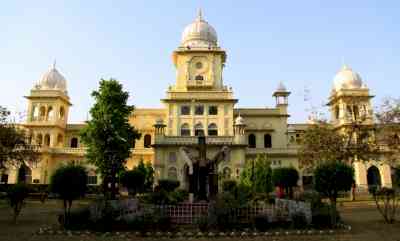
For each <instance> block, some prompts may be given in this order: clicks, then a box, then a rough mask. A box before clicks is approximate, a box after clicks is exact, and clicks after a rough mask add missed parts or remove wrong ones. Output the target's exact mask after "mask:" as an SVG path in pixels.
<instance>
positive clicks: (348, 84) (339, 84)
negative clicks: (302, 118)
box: [333, 65, 363, 91]
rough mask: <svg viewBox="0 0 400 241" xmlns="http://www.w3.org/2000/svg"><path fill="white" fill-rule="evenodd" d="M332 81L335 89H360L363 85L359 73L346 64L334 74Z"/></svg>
mask: <svg viewBox="0 0 400 241" xmlns="http://www.w3.org/2000/svg"><path fill="white" fill-rule="evenodd" d="M333 83H334V88H335V90H336V91H339V90H341V89H360V88H362V87H363V82H362V79H361V77H360V75H359V74H358V73H356V72H354V71H353V70H352V69H351V68H350V67H348V66H346V65H344V66H343V67H342V69H341V70H340V71H339V72H338V73H337V74H336V76H335V78H334V80H333Z"/></svg>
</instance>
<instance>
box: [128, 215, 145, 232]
mask: <svg viewBox="0 0 400 241" xmlns="http://www.w3.org/2000/svg"><path fill="white" fill-rule="evenodd" d="M124 222H125V224H126V227H127V229H128V230H137V231H143V230H145V229H146V223H145V220H144V217H143V216H133V217H129V216H128V217H125V219H124Z"/></svg>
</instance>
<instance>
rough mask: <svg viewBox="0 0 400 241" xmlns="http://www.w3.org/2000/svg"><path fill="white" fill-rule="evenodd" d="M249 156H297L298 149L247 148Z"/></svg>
mask: <svg viewBox="0 0 400 241" xmlns="http://www.w3.org/2000/svg"><path fill="white" fill-rule="evenodd" d="M246 153H247V154H259V153H267V154H271V155H297V148H291V147H289V148H247V150H246Z"/></svg>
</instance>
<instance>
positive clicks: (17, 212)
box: [13, 202, 22, 224]
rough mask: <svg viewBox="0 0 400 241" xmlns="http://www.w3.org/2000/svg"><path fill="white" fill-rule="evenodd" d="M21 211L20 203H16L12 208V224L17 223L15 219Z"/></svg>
mask: <svg viewBox="0 0 400 241" xmlns="http://www.w3.org/2000/svg"><path fill="white" fill-rule="evenodd" d="M21 209H22V202H17V203H16V204H15V206H14V215H13V222H14V224H17V223H18V221H17V218H18V215H19V213H20V212H21Z"/></svg>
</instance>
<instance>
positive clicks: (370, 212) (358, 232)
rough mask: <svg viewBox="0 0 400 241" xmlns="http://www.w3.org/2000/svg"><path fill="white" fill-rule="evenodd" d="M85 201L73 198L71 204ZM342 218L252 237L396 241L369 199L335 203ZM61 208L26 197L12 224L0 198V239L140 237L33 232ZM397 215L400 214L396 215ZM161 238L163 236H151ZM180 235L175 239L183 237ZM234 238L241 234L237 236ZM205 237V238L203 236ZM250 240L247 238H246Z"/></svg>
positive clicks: (395, 230) (398, 231)
mask: <svg viewBox="0 0 400 241" xmlns="http://www.w3.org/2000/svg"><path fill="white" fill-rule="evenodd" d="M82 203H86V202H76V203H75V207H77V206H80V205H82ZM339 210H340V211H341V215H342V218H343V219H344V221H345V222H346V223H348V224H350V225H351V226H352V227H353V229H352V231H351V232H350V233H340V234H335V235H315V236H293V235H291V236H287V237H276V236H274V237H257V238H251V239H252V240H285V241H286V240H287V241H289V240H299V241H302V240H311V241H313V240H322V241H324V240H343V241H346V240H349V241H356V240H365V241H376V240H382V241H386V240H387V241H400V223H396V224H392V225H387V224H384V223H383V221H382V220H383V219H382V217H381V216H380V215H379V213H378V211H377V210H376V208H375V207H374V206H373V203H372V202H365V201H363V202H352V203H349V202H345V203H343V205H342V206H339ZM60 212H61V203H60V202H58V201H55V200H48V201H46V203H45V204H42V203H40V202H39V201H28V202H27V205H26V206H25V207H24V209H23V210H22V213H21V215H20V217H19V224H18V225H14V224H12V221H11V215H10V214H11V209H10V208H9V207H8V206H7V203H6V202H5V201H4V200H2V201H0V240H1V241H17V240H18V241H20V240H22V241H28V240H29V241H30V240H33V241H38V240H49V241H50V240H54V241H64V240H65V241H67V240H68V241H75V240H142V239H143V238H141V237H140V238H139V237H137V238H135V237H129V238H127V237H125V238H121V237H114V236H113V237H102V236H75V235H74V236H71V237H70V236H66V235H55V236H54V235H37V234H35V233H36V232H37V230H38V229H39V227H41V226H43V225H49V226H57V214H58V213H60ZM399 219H400V217H399ZM151 239H153V240H156V239H157V240H163V239H166V238H151ZM186 239H187V238H180V239H179V240H186ZM237 239H238V240H239V239H241V238H237ZM203 240H206V238H203ZM218 240H222V241H223V240H235V239H233V238H218ZM248 240H250V238H248Z"/></svg>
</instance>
